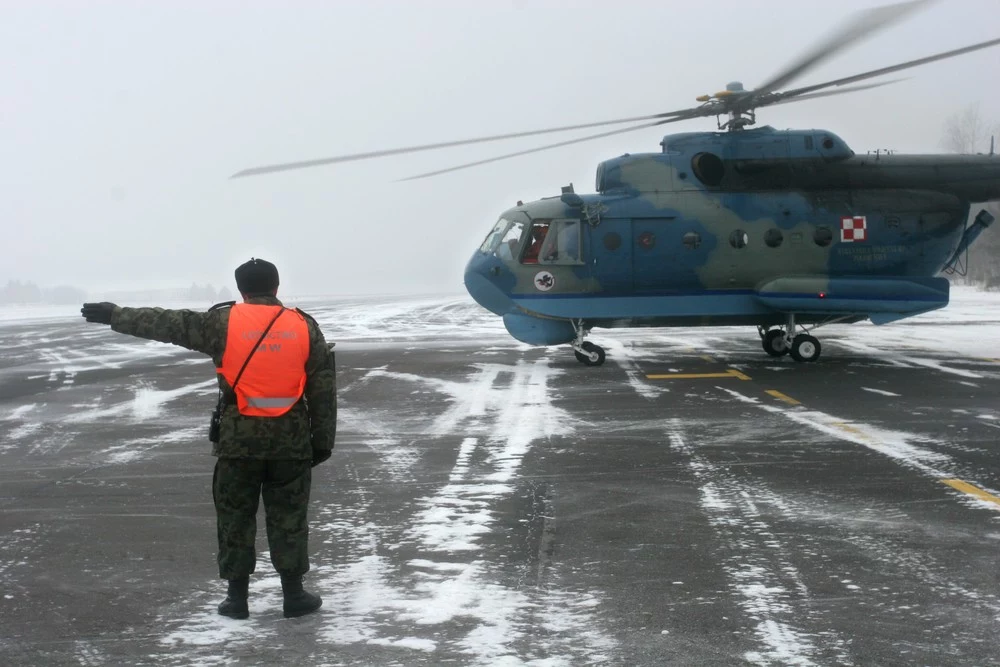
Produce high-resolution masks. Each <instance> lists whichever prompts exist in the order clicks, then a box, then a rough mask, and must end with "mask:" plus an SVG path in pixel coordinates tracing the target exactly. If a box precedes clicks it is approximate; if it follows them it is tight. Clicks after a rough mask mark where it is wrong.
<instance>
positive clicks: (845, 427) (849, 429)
mask: <svg viewBox="0 0 1000 667" xmlns="http://www.w3.org/2000/svg"><path fill="white" fill-rule="evenodd" d="M833 425H834V426H836V427H837V428H839V429H840V430H842V431H847V432H848V433H850V434H852V435H856V436H859V437H860V438H861V439H862V440H869V438H868V436H867V435H865V434H864V431H862V430H861V429H858V428H855V427H854V426H851V425H850V424H845V423H844V422H834V424H833Z"/></svg>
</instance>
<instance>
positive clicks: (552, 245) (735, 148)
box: [465, 128, 1000, 345]
mask: <svg viewBox="0 0 1000 667" xmlns="http://www.w3.org/2000/svg"><path fill="white" fill-rule="evenodd" d="M662 145H663V152H662V153H656V154H644V155H634V156H633V155H625V156H622V157H620V158H616V159H613V160H608V161H606V162H604V163H602V164H601V165H600V166H599V168H598V179H597V190H598V192H597V193H596V194H590V195H577V194H575V193H573V192H565V193H564V194H563V195H562V196H561V197H553V198H548V199H542V200H539V201H535V202H530V203H527V204H523V205H519V206H517V207H515V208H513V209H510V210H509V211H506V212H505V213H504V214H503V215H502V216H501V220H500V222H498V223H497V226H496V227H495V228H494V232H493V233H492V234H491V236H490V238H488V239H487V241H486V242H484V244H483V246H482V248H480V250H478V251H477V252H476V253H474V255H473V257H472V259H471V260H470V261H469V264H468V266H467V268H466V274H465V283H466V286H467V288H468V290H469V293H470V294H471V295H472V296H473V298H474V299H475V300H476V301H477V302H478V303H480V304H481V305H482V306H483V307H485V308H487V309H489V310H491V311H492V312H494V313H496V314H497V315H500V316H502V317H503V318H504V322H505V324H506V325H507V328H508V330H509V331H510V333H511V334H512V335H513V336H514V337H515V338H518V339H519V340H522V341H524V342H527V343H531V344H539V345H551V344H558V343H564V342H568V341H571V340H573V338H574V335H575V333H574V332H575V331H576V328H575V326H574V325H576V326H579V327H583V328H591V327H632V326H699V325H758V326H770V325H774V324H781V323H783V322H785V321H786V319H787V317H788V315H789V314H790V313H794V314H795V315H796V317H797V319H798V320H799V321H801V322H810V321H811V322H820V321H825V320H828V319H831V318H843V319H844V320H846V321H857V320H861V319H866V318H870V319H872V320H873V321H875V322H876V323H883V322H889V321H892V320H894V319H899V318H900V317H907V316H909V315H913V314H917V313H920V312H925V311H927V310H931V309H934V308H940V307H942V306H944V305H946V304H947V303H948V282H947V280H946V279H944V278H940V277H936V276H937V275H938V274H939V273H940V272H941V270H942V269H943V268H944V267H945V266H946V265H948V263H949V262H950V261H951V260H952V259H953V257H954V255H955V254H956V250H958V249H959V248H960V246H961V245H962V244H963V243H964V244H967V243H968V242H970V241H971V240H973V238H974V235H975V234H978V232H979V231H981V229H978V231H975V230H973V227H974V226H973V227H969V228H967V226H966V223H967V220H968V217H969V211H970V206H971V203H972V202H979V201H989V200H995V199H1000V160H998V159H996V158H994V157H992V156H896V155H875V156H872V155H868V156H864V157H861V156H856V155H854V153H853V152H852V151H851V150H850V149H849V148H848V147H847V146H846V144H844V142H843V141H842V140H841V139H840V138H839V137H836V135H833V134H831V133H829V132H825V131H821V130H815V131H812V130H810V131H794V132H776V131H774V130H772V129H771V128H761V129H759V130H748V131H743V132H735V133H692V134H682V135H673V136H668V137H666V138H665V139H664V141H663V144H662ZM986 224H989V223H988V221H987V222H986ZM970 230H971V231H973V232H974V234H972V238H970ZM546 233H548V234H549V239H548V241H547V243H548V245H544V244H543V245H542V249H543V254H542V255H540V256H537V257H536V256H535V254H534V253H536V252H537V245H538V241H537V240H536V238H537V237H539V236H540V237H544V235H545V234H546ZM546 249H548V250H546ZM549 250H550V251H551V252H549ZM557 250H558V252H557Z"/></svg>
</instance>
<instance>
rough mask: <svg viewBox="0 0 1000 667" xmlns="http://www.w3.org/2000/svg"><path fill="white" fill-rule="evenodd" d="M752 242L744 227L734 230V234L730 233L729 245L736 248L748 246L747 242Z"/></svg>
mask: <svg viewBox="0 0 1000 667" xmlns="http://www.w3.org/2000/svg"><path fill="white" fill-rule="evenodd" d="M749 242H750V237H749V236H748V235H747V233H746V232H745V231H743V230H742V229H737V230H734V231H733V233H732V234H730V235H729V245H731V246H733V247H734V248H746V247H747V243H749Z"/></svg>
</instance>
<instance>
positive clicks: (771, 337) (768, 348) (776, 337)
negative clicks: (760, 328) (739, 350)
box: [761, 329, 788, 357]
mask: <svg viewBox="0 0 1000 667" xmlns="http://www.w3.org/2000/svg"><path fill="white" fill-rule="evenodd" d="M761 345H763V346H764V351H765V352H767V353H768V354H769V355H771V356H772V357H783V356H785V355H786V354H788V341H787V339H786V338H785V332H784V331H782V330H781V329H771V330H770V331H768V332H767V333H765V334H764V337H763V338H762V339H761Z"/></svg>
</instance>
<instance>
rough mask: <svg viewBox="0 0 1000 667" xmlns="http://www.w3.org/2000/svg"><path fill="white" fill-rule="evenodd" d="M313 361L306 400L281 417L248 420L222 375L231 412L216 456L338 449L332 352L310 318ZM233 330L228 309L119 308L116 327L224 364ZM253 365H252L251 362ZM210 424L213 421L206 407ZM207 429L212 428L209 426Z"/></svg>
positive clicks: (302, 455)
mask: <svg viewBox="0 0 1000 667" xmlns="http://www.w3.org/2000/svg"><path fill="white" fill-rule="evenodd" d="M247 303H251V304H263V305H281V302H280V301H279V300H278V299H276V298H274V297H255V298H252V299H250V300H249V301H247ZM306 323H307V326H308V328H309V358H308V360H307V361H306V386H305V393H304V395H303V400H302V401H299V402H298V403H297V404H296V405H295V406H294V407H293V408H292V409H291V410H290V411H289V412H288V413H286V414H284V415H282V416H281V417H247V416H244V415H241V414H240V413H239V411H238V410H237V408H236V399H235V394H234V393H233V390H232V389H231V388H230V387H229V385H228V383H227V382H226V380H225V379H224V378H223V377H222V376H221V375H218V376H217V377H218V381H219V386H220V389H221V391H222V392H223V397H224V400H225V404H226V408H225V410H224V411H223V413H222V423H221V425H220V437H219V442H218V443H215V444H214V445H213V448H212V454H213V455H214V456H218V457H223V458H251V459H299V460H311V459H312V455H313V452H314V451H317V452H319V451H330V450H332V449H333V446H334V440H335V439H336V434H337V378H336V372H335V368H334V363H333V354H332V353H331V351H330V348H329V346H328V345H327V343H326V340H325V338H324V336H323V332H322V331H321V330H320V328H319V325H317V324H316V322H315V320H313V319H312V318H310V317H308V316H306ZM228 326H229V309H228V308H215V309H212V310H209V311H208V312H204V313H202V312H197V311H193V310H166V309H163V308H121V307H119V308H116V309H115V312H114V314H113V315H112V318H111V328H112V329H114V330H115V331H117V332H119V333H124V334H129V335H132V336H137V337H139V338H146V339H148V340H156V341H160V342H163V343H173V344H174V345H179V346H181V347H184V348H187V349H189V350H194V351H196V352H201V353H203V354H207V355H209V356H210V357H212V361H213V362H214V364H215V366H216V367H219V366H220V365H221V363H222V355H223V353H224V352H225V349H226V337H227V336H226V334H227V330H228ZM251 363H252V362H251ZM206 408H207V409H206V418H205V422H206V424H207V422H208V412H210V409H211V408H209V407H208V406H206ZM206 429H207V426H206Z"/></svg>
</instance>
